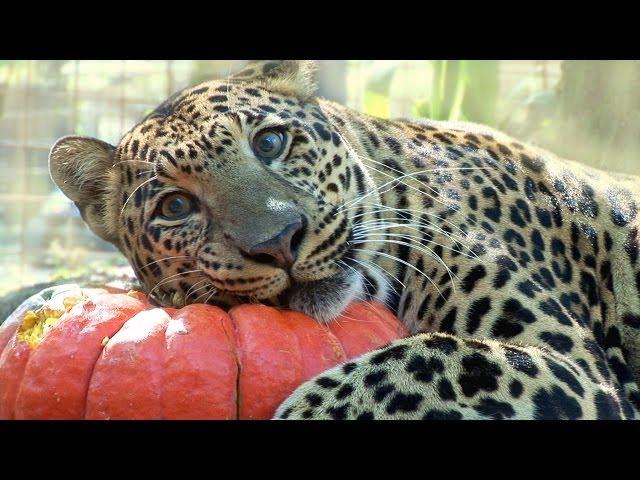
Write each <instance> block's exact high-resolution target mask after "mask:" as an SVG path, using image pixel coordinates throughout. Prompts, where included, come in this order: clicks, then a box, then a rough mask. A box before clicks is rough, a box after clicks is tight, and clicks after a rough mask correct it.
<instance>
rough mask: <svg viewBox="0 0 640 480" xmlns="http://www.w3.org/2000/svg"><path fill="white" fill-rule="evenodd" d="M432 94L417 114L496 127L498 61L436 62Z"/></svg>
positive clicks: (418, 106)
mask: <svg viewBox="0 0 640 480" xmlns="http://www.w3.org/2000/svg"><path fill="white" fill-rule="evenodd" d="M432 64H433V80H432V89H431V95H430V97H429V98H428V99H424V100H422V101H420V102H418V104H417V105H416V114H417V115H418V116H420V117H428V118H430V119H433V120H466V121H472V122H478V123H486V124H488V125H495V121H496V106H497V98H498V62H497V61H495V60H433V61H432Z"/></svg>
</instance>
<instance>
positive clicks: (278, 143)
mask: <svg viewBox="0 0 640 480" xmlns="http://www.w3.org/2000/svg"><path fill="white" fill-rule="evenodd" d="M285 144H286V142H285V136H284V133H283V132H281V131H279V130H274V129H267V130H263V131H262V132H260V133H258V134H257V135H256V136H255V137H254V138H253V152H254V153H255V155H256V157H258V158H260V159H262V160H273V159H274V158H277V157H278V156H279V155H280V154H281V153H282V151H283V150H284V147H285Z"/></svg>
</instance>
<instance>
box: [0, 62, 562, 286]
mask: <svg viewBox="0 0 640 480" xmlns="http://www.w3.org/2000/svg"><path fill="white" fill-rule="evenodd" d="M243 63H244V62H243V61H237V62H231V61H193V60H190V61H129V60H127V61H57V60H51V61H49V60H47V61H43V60H40V61H11V62H9V61H0V273H1V274H0V294H2V293H4V292H6V291H8V290H12V289H14V288H18V287H20V286H22V285H25V284H30V283H34V282H36V281H45V280H48V279H50V278H51V277H52V275H56V274H63V273H65V272H68V271H69V270H70V269H74V268H85V269H86V268H94V267H93V266H94V265H96V264H97V263H107V264H116V265H118V264H125V262H124V259H123V258H122V257H121V256H120V254H119V253H118V252H117V251H116V250H115V249H114V248H113V247H111V246H110V245H108V244H106V243H105V242H102V241H101V240H99V239H97V238H96V237H95V236H94V235H93V234H92V233H91V232H90V231H89V230H88V228H87V227H86V226H85V225H84V224H83V222H82V220H81V218H80V216H79V213H78V212H77V210H76V209H75V207H74V206H73V204H72V203H71V202H70V201H68V200H67V199H66V198H65V197H64V196H63V195H62V194H61V193H59V192H58V191H57V189H56V187H55V186H54V184H53V183H52V182H51V180H50V178H49V174H48V168H47V155H48V151H49V148H50V147H51V145H52V144H53V143H54V142H55V140H56V139H57V138H59V137H61V136H64V135H68V134H79V135H90V136H94V137H97V138H100V139H102V140H104V141H107V142H110V143H112V144H117V143H118V141H119V139H120V137H121V136H122V135H123V134H124V133H125V132H126V131H127V130H128V129H129V128H131V127H132V126H133V125H134V124H135V123H136V122H137V121H139V120H140V119H141V118H142V117H143V116H144V115H145V114H147V113H148V112H149V111H151V110H152V109H153V108H154V107H155V106H156V105H157V104H159V103H160V102H161V101H162V100H164V99H165V98H166V97H167V96H169V95H170V94H171V93H173V92H175V91H176V90H178V89H181V88H184V87H186V86H188V85H191V84H195V83H198V82H200V81H204V80H207V79H210V78H221V77H224V76H227V75H229V74H230V73H232V72H233V71H235V70H237V69H238V68H240V67H241V66H242V64H243ZM332 63H333V65H332V66H331V68H335V69H336V70H335V72H338V73H337V74H335V73H331V74H330V75H326V76H325V77H324V78H327V79H328V80H326V82H327V85H324V84H323V80H322V78H323V77H321V81H320V89H321V91H322V93H324V94H326V93H325V92H329V96H333V97H334V98H335V99H336V100H337V101H342V102H345V103H346V104H347V105H348V106H350V107H352V108H355V109H357V110H361V111H367V112H368V113H372V114H375V115H380V116H390V117H412V116H416V115H422V114H423V113H424V112H423V111H421V110H420V109H421V108H422V107H421V105H423V104H424V102H426V101H427V99H429V98H433V95H432V94H433V90H434V88H435V85H434V78H436V80H437V77H436V76H434V68H435V67H434V63H433V62H430V61H345V62H332ZM497 63H498V64H499V65H498V67H497V69H498V70H497V72H498V73H497V80H498V94H497V98H498V99H499V102H498V105H497V111H498V113H497V115H496V122H495V123H497V124H498V125H494V126H498V127H502V126H504V125H501V124H500V123H501V122H502V123H504V122H505V118H506V119H507V120H508V121H511V120H512V119H513V118H516V119H517V118H518V115H520V116H522V115H524V113H523V111H524V110H523V109H522V108H521V105H522V104H523V101H525V100H526V98H527V97H528V96H530V95H532V94H533V93H535V92H544V91H546V90H549V89H551V88H553V86H554V85H555V84H556V83H557V81H558V78H559V76H560V62H559V61H546V60H545V61H502V62H497ZM326 67H327V68H329V65H326ZM322 68H323V67H322V66H321V69H322ZM332 72H334V71H332ZM328 83H331V84H332V85H328ZM328 87H330V88H328ZM514 112H516V113H517V114H516V115H515V116H514ZM507 123H508V122H507Z"/></svg>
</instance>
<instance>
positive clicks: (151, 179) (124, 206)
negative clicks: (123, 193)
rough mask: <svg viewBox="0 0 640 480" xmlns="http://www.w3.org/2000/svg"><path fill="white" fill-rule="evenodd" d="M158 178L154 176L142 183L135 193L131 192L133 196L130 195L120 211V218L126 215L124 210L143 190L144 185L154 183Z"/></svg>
mask: <svg viewBox="0 0 640 480" xmlns="http://www.w3.org/2000/svg"><path fill="white" fill-rule="evenodd" d="M157 179H158V176H157V175H154V176H153V177H151V178H149V179H147V180H145V181H144V182H142V183H141V184H140V185H138V186H137V187H136V188H135V189H134V190H133V192H131V195H129V197H128V198H127V200H126V201H125V202H124V205H122V209H121V210H120V216H122V214H123V213H124V209H125V208H126V207H127V204H128V203H129V200H131V198H132V197H133V195H134V194H135V193H136V192H137V191H138V190H139V189H140V188H142V187H143V186H144V185H146V184H147V183H149V182H152V181H153V180H157Z"/></svg>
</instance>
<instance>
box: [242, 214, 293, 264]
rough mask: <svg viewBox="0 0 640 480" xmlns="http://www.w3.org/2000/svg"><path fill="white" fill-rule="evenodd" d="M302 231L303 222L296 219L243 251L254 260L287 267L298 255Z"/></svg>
mask: <svg viewBox="0 0 640 480" xmlns="http://www.w3.org/2000/svg"><path fill="white" fill-rule="evenodd" d="M303 232H304V223H303V221H302V220H298V221H296V222H294V223H291V224H289V225H287V226H286V227H285V228H284V230H282V231H281V232H280V233H279V234H278V235H276V236H275V237H273V238H271V239H269V240H267V241H265V242H261V243H258V244H257V245H253V246H252V247H250V248H248V249H247V250H246V251H245V253H246V254H247V255H248V256H249V257H250V258H251V259H252V260H254V261H256V262H259V263H267V264H269V263H270V264H273V265H275V266H277V267H280V268H284V269H288V268H289V267H291V265H293V264H294V262H295V261H296V258H297V257H298V250H299V247H300V244H301V243H302V237H303Z"/></svg>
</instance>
